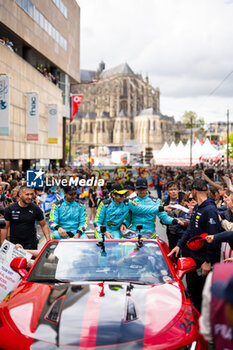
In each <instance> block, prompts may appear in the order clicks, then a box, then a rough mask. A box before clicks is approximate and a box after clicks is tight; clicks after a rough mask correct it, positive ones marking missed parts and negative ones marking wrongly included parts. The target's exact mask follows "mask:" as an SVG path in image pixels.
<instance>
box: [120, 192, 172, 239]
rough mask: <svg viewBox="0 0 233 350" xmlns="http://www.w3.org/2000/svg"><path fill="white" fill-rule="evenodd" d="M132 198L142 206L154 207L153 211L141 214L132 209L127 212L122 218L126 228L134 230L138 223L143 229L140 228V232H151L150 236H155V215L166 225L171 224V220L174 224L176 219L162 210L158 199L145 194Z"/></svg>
mask: <svg viewBox="0 0 233 350" xmlns="http://www.w3.org/2000/svg"><path fill="white" fill-rule="evenodd" d="M132 200H133V202H134V203H137V204H138V205H141V206H143V207H149V208H150V207H152V208H156V209H155V213H153V214H147V215H143V216H142V215H140V214H138V213H136V212H133V211H131V212H129V213H128V215H127V216H126V219H125V220H124V224H125V225H126V227H127V228H128V229H131V230H134V231H135V230H136V225H138V224H140V225H143V229H142V230H141V232H142V234H143V232H153V235H152V236H151V238H156V215H157V216H158V217H159V218H160V220H161V221H162V222H163V223H164V224H166V225H170V224H173V222H174V224H175V223H177V219H174V218H172V217H170V216H168V214H167V213H166V211H164V209H163V207H162V204H161V202H160V200H159V199H157V198H155V197H153V196H150V195H149V194H147V195H146V196H145V197H138V196H135V197H133V198H132ZM155 214H156V215H155Z"/></svg>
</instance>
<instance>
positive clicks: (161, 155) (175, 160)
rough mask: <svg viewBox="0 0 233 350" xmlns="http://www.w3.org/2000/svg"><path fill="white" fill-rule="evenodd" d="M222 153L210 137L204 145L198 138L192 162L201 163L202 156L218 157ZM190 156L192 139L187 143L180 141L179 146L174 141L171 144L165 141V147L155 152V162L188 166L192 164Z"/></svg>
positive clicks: (194, 146) (193, 148) (193, 147)
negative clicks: (211, 141)
mask: <svg viewBox="0 0 233 350" xmlns="http://www.w3.org/2000/svg"><path fill="white" fill-rule="evenodd" d="M220 154H222V152H221V151H218V150H217V149H216V148H215V147H213V146H212V145H211V143H210V141H209V139H207V140H206V141H205V143H204V145H202V144H201V142H200V141H199V140H198V141H196V143H195V144H194V145H193V146H192V164H197V163H199V162H200V161H201V160H202V158H212V159H213V158H216V157H218V156H220ZM190 157H191V150H190V141H188V142H187V144H186V145H184V144H183V143H182V142H181V141H180V142H179V144H178V145H177V146H176V145H175V143H174V142H173V143H172V144H171V145H170V146H168V144H167V142H165V144H164V146H163V148H162V149H161V150H160V151H159V152H155V153H154V163H155V164H158V165H159V164H161V165H177V166H178V165H180V166H182V165H183V166H188V165H189V164H190Z"/></svg>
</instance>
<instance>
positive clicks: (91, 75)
mask: <svg viewBox="0 0 233 350" xmlns="http://www.w3.org/2000/svg"><path fill="white" fill-rule="evenodd" d="M95 79H96V72H95V71H94V70H87V69H81V70H80V80H81V83H82V82H88V81H93V80H95Z"/></svg>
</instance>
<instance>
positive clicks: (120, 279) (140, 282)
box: [86, 277, 151, 284]
mask: <svg viewBox="0 0 233 350" xmlns="http://www.w3.org/2000/svg"><path fill="white" fill-rule="evenodd" d="M86 281H88V282H96V281H103V282H105V281H106V282H119V283H121V282H126V283H131V284H151V282H148V281H134V280H133V281H132V280H129V279H128V278H106V277H104V278H98V279H90V280H86Z"/></svg>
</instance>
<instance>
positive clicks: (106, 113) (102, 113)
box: [100, 111, 110, 118]
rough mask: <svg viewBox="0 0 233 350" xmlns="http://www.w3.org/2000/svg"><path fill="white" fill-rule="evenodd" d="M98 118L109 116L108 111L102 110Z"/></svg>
mask: <svg viewBox="0 0 233 350" xmlns="http://www.w3.org/2000/svg"><path fill="white" fill-rule="evenodd" d="M100 118H110V115H109V112H105V111H102V112H101V113H100Z"/></svg>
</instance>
